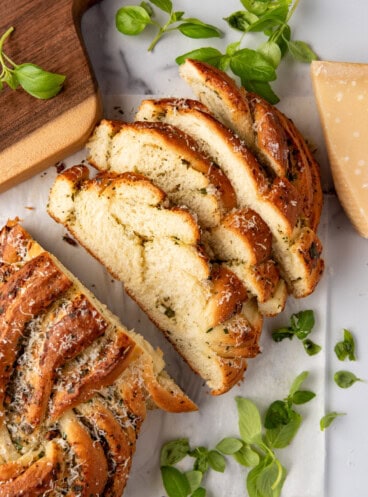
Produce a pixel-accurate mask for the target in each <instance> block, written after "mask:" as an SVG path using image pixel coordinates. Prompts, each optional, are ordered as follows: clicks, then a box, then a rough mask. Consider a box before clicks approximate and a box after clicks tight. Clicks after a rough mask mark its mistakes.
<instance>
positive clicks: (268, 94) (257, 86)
mask: <svg viewBox="0 0 368 497" xmlns="http://www.w3.org/2000/svg"><path fill="white" fill-rule="evenodd" d="M242 83H243V86H244V87H245V88H246V89H247V90H248V91H252V92H254V93H257V95H259V96H260V97H262V98H264V99H265V100H267V101H268V102H270V104H277V102H279V101H280V99H279V97H278V96H277V95H276V93H275V92H274V91H273V90H272V88H271V86H270V84H269V83H267V82H262V81H243V82H242ZM293 335H294V334H293V333H292V332H289V331H288V332H287V334H286V335H282V336H281V335H279V334H278V333H275V337H274V336H273V334H272V338H273V339H274V341H275V342H281V340H283V339H284V338H289V339H290V340H291V339H292V338H293Z"/></svg>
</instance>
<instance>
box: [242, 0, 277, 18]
mask: <svg viewBox="0 0 368 497" xmlns="http://www.w3.org/2000/svg"><path fill="white" fill-rule="evenodd" d="M240 1H241V3H242V4H243V6H244V7H245V8H246V9H247V10H249V12H253V14H257V15H259V14H264V13H265V12H266V10H267V9H268V6H269V4H270V3H271V0H240Z"/></svg>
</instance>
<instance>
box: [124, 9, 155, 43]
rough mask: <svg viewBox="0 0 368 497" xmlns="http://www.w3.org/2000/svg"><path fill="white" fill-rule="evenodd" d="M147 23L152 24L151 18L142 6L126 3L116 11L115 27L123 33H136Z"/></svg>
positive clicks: (131, 34) (132, 34) (129, 34)
mask: <svg viewBox="0 0 368 497" xmlns="http://www.w3.org/2000/svg"><path fill="white" fill-rule="evenodd" d="M148 24H152V20H151V17H150V16H149V14H148V12H147V10H146V9H145V8H144V7H140V6H138V5H137V6H131V5H128V6H126V7H121V8H120V9H119V10H118V11H117V12H116V16H115V25H116V28H117V29H118V31H120V33H123V34H125V35H128V36H135V35H138V34H139V33H141V32H142V31H143V30H144V28H145V27H146V26H148Z"/></svg>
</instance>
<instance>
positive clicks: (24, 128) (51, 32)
mask: <svg viewBox="0 0 368 497" xmlns="http://www.w3.org/2000/svg"><path fill="white" fill-rule="evenodd" d="M93 3H96V0H56V1H55V0H1V1H0V33H1V34H3V33H4V32H5V31H6V30H7V29H8V28H9V27H10V26H13V27H14V28H15V30H14V31H13V33H12V34H11V35H10V38H8V39H7V41H6V42H5V45H4V52H5V53H6V54H7V55H8V56H9V57H10V58H11V59H12V60H14V62H16V63H18V64H21V63H23V62H32V63H34V64H37V65H39V66H41V67H42V68H43V69H45V70H47V71H51V72H57V73H60V74H64V75H66V81H65V84H64V88H63V90H62V92H61V93H60V94H59V95H57V96H56V97H54V98H52V99H50V100H38V99H36V98H34V97H31V96H30V95H28V94H27V93H26V92H24V90H22V89H17V90H16V91H14V90H11V89H10V88H8V87H4V89H3V90H2V91H0V191H3V190H5V189H7V188H10V187H11V186H13V185H15V184H17V183H19V182H21V181H23V180H25V179H27V178H29V177H30V176H32V175H34V174H36V173H37V172H39V171H42V170H43V169H45V168H47V167H49V166H51V165H53V164H55V163H56V162H57V161H59V160H62V159H63V158H65V157H67V156H68V155H70V154H72V153H73V152H75V151H77V150H78V149H80V148H81V147H83V145H84V143H85V141H86V139H87V137H88V135H89V134H90V132H91V130H92V129H93V127H94V125H95V124H96V122H97V120H98V119H99V118H100V117H101V112H102V111H101V100H100V97H99V93H98V87H97V83H96V80H95V77H94V75H93V72H92V70H91V67H90V64H89V60H88V57H87V54H86V51H85V48H84V46H83V41H82V38H81V32H80V22H81V17H82V14H83V13H84V12H85V10H86V9H87V8H88V7H89V6H91V5H92V4H93Z"/></svg>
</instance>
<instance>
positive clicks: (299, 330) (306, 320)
mask: <svg viewBox="0 0 368 497" xmlns="http://www.w3.org/2000/svg"><path fill="white" fill-rule="evenodd" d="M314 324H315V319H314V312H313V311H312V310H310V309H308V310H305V311H300V312H297V313H295V314H292V315H291V316H290V325H289V326H283V327H281V328H277V329H275V330H273V331H272V339H273V340H274V341H275V342H281V341H282V340H284V339H285V338H289V339H290V340H291V339H292V338H294V336H295V337H296V338H298V339H299V340H301V341H302V343H303V347H304V350H305V351H306V352H307V354H308V355H315V354H318V352H320V351H321V349H322V348H321V346H320V345H317V344H316V343H314V342H313V341H312V340H311V339H310V338H307V337H308V336H309V334H310V333H311V332H312V330H313V327H314Z"/></svg>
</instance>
